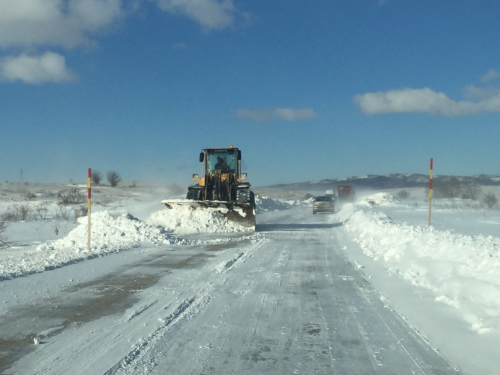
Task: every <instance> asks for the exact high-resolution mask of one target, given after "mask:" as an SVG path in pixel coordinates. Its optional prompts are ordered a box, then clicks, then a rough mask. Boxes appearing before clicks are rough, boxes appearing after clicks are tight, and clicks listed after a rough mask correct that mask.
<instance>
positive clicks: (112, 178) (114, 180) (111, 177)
mask: <svg viewBox="0 0 500 375" xmlns="http://www.w3.org/2000/svg"><path fill="white" fill-rule="evenodd" d="M107 177H108V182H109V184H110V185H111V186H112V187H116V186H118V183H119V182H120V181H121V180H122V178H121V177H120V175H119V174H118V173H116V172H114V171H110V172H108V175H107Z"/></svg>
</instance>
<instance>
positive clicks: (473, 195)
mask: <svg viewBox="0 0 500 375" xmlns="http://www.w3.org/2000/svg"><path fill="white" fill-rule="evenodd" d="M462 191H463V194H462V197H463V198H466V199H472V200H473V201H474V200H476V199H477V198H479V195H480V194H481V185H479V184H478V183H477V182H476V181H474V179H472V178H468V179H466V180H464V181H462Z"/></svg>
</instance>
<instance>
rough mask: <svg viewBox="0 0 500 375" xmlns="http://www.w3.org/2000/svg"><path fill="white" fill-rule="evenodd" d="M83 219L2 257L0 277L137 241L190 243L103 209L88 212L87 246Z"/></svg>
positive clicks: (111, 250) (129, 245)
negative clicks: (61, 232)
mask: <svg viewBox="0 0 500 375" xmlns="http://www.w3.org/2000/svg"><path fill="white" fill-rule="evenodd" d="M87 220H88V218H87V217H82V218H80V219H78V223H79V225H78V226H77V227H76V228H75V229H73V230H72V231H71V232H70V233H68V235H67V236H66V237H64V238H62V239H60V240H57V241H54V242H52V243H45V244H42V245H39V246H38V247H36V248H35V249H31V250H29V249H28V250H26V251H23V252H21V251H20V252H19V253H18V254H15V255H11V256H7V257H2V261H1V262H0V279H1V278H8V277H14V276H18V275H25V274H30V273H35V272H41V271H44V270H47V269H53V268H56V267H60V266H63V265H65V264H69V263H73V262H75V261H79V260H83V259H88V258H94V257H96V256H100V255H104V254H108V253H111V252H116V251H120V250H125V249H130V248H132V247H136V246H139V244H140V243H141V242H152V243H155V244H167V245H173V244H179V245H188V244H193V243H194V242H193V241H186V240H184V239H178V238H175V237H172V236H170V235H168V234H167V233H166V231H165V230H164V229H163V228H159V227H156V226H153V225H150V224H146V223H144V222H142V221H140V220H137V219H136V218H134V217H133V216H131V215H129V214H125V215H122V216H120V217H118V218H114V217H112V216H111V215H110V214H109V213H108V212H107V211H103V212H97V213H94V214H92V224H91V225H92V236H91V248H90V250H89V249H87V228H88V221H87Z"/></svg>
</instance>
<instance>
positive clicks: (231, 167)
mask: <svg viewBox="0 0 500 375" xmlns="http://www.w3.org/2000/svg"><path fill="white" fill-rule="evenodd" d="M237 154H238V153H237V152H236V151H235V150H231V149H229V150H228V149H221V150H208V151H207V170H208V172H209V173H214V172H215V170H216V169H220V170H221V171H222V172H232V173H234V172H235V170H236V165H237V158H236V156H237Z"/></svg>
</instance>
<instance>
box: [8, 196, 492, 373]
mask: <svg viewBox="0 0 500 375" xmlns="http://www.w3.org/2000/svg"><path fill="white" fill-rule="evenodd" d="M80 189H84V188H83V187H80ZM107 189H108V190H107ZM107 189H106V188H101V192H100V193H97V194H96V200H95V202H96V203H95V207H94V208H93V213H92V222H93V224H92V231H93V233H92V247H91V249H90V250H89V249H87V230H86V229H87V227H86V225H87V217H85V216H82V217H80V218H77V219H76V220H75V214H74V213H73V214H72V215H73V216H69V217H67V218H66V219H65V218H64V217H62V216H63V215H61V214H59V215H57V214H56V213H57V212H59V213H60V212H61V206H58V205H56V203H55V199H53V200H51V201H50V200H47V201H44V200H43V199H39V198H40V197H33V198H32V199H31V200H29V201H23V200H21V199H22V196H23V194H18V193H16V194H17V195H16V194H14V193H15V192H14V191H13V192H11V193H9V192H5V190H3V191H2V192H3V196H2V201H1V202H0V215H1V214H2V213H6V212H9V210H10V212H11V213H12V212H13V211H14V210H15V208H14V207H16V205H17V210H18V211H19V205H21V204H23V205H26V204H28V205H29V206H30V207H32V209H31V210H30V212H31V216H30V217H29V218H27V220H25V221H14V222H7V224H8V226H7V228H6V231H5V233H4V235H5V236H6V237H7V239H8V240H10V241H11V242H12V244H13V245H12V246H11V247H10V248H8V249H2V250H0V324H1V325H2V329H0V332H3V333H0V342H2V340H4V342H8V343H9V345H10V344H12V343H13V342H15V340H14V339H15V338H13V337H11V336H9V335H14V334H15V333H17V334H19V335H21V334H25V333H26V332H29V333H30V334H32V330H33V329H34V328H33V327H32V326H30V329H29V330H28V329H26V330H23V329H22V327H21V328H20V329H17V330H16V329H15V328H13V327H11V326H10V324H12V322H11V320H9V319H11V317H12V314H13V313H14V312H16V311H18V310H19V309H21V308H26V306H27V305H29V304H30V303H34V302H36V301H39V298H42V297H41V296H43V295H50V296H51V297H54V294H57V293H56V290H59V289H63V287H64V288H69V287H72V286H74V285H75V284H76V283H79V284H81V283H89V282H92V280H96V277H103V276H104V275H106V274H107V273H110V272H111V271H112V270H114V268H113V267H116V265H113V264H114V262H116V261H118V262H119V263H120V264H121V263H123V264H125V263H127V262H131V261H134V262H135V261H138V259H142V258H141V256H144V254H146V253H147V254H148V256H152V254H157V253H158V252H162V253H163V254H165V253H166V254H167V256H170V255H171V256H172V257H174V254H183V253H186V254H187V253H188V252H189V251H191V250H190V249H193V248H196V247H200V246H218V247H221V248H225V247H227V248H230V249H231V248H232V249H236V251H232V252H224V253H222V254H221V255H219V256H220V259H219V258H217V259H218V261H217V263H216V264H215V265H214V267H215V270H216V274H217V275H220V274H221V273H223V272H225V269H227V268H230V267H232V266H233V264H235V263H236V262H238V261H239V260H241V259H245V257H249V256H251V250H248V251H247V250H241V249H252V245H248V244H259V243H261V242H262V241H266V238H267V237H268V236H269V233H268V232H267V230H266V228H271V226H272V223H273V222H275V223H277V224H276V225H277V227H276V228H278V229H283V228H284V229H285V230H287V231H291V232H294V233H295V232H297V233H300V231H304V230H309V229H308V228H319V227H321V228H328V226H327V224H328V223H330V224H332V226H331V228H330V229H327V232H328V233H330V234H324V235H325V236H330V237H331V238H334V239H335V240H334V241H330V242H332V243H333V242H336V243H338V244H339V245H340V247H341V249H342V252H343V254H344V256H345V257H346V258H347V259H348V260H349V261H350V262H352V263H353V264H355V266H356V268H357V269H358V271H359V272H361V274H363V275H365V277H366V279H367V280H369V282H370V283H371V284H372V285H373V287H374V288H375V289H376V290H377V291H378V293H379V296H380V299H382V301H383V302H384V304H386V305H387V307H388V308H390V309H392V310H394V311H396V312H397V314H399V315H400V316H401V317H402V318H403V320H405V321H406V322H408V324H409V325H410V326H412V327H414V328H415V330H416V331H417V332H418V333H419V334H420V335H421V336H422V337H423V338H424V339H425V340H428V341H429V344H430V345H431V346H432V347H433V348H435V349H436V350H437V351H439V352H440V353H441V354H442V355H443V356H444V357H445V358H446V359H447V360H448V361H449V362H450V363H451V364H452V365H454V366H457V368H458V369H459V370H460V371H461V372H462V373H465V374H477V375H483V374H490V375H493V374H498V373H499V370H498V368H500V359H499V357H498V355H497V352H498V350H497V348H498V347H500V255H499V249H500V213H499V212H498V211H488V210H476V209H468V208H467V207H459V208H458V209H457V208H455V209H435V210H434V211H433V216H432V226H431V227H428V226H427V220H428V216H427V210H426V203H425V202H424V201H423V200H422V202H420V203H419V204H417V205H415V204H413V203H412V204H404V202H403V203H400V202H397V201H396V200H395V199H394V197H393V196H392V195H390V194H388V193H382V192H381V193H373V194H370V195H369V196H363V197H359V199H358V201H357V202H356V203H354V204H346V205H344V206H343V207H341V208H340V207H339V210H338V212H337V213H336V214H335V215H317V216H319V218H315V219H313V218H312V214H311V213H312V212H311V208H310V202H298V201H288V202H286V201H283V200H276V199H270V198H265V197H258V199H257V205H258V207H259V210H258V214H257V224H258V225H257V231H256V232H255V233H254V232H245V230H244V229H242V228H236V227H234V226H233V225H234V224H233V223H224V222H223V221H220V220H219V219H220V218H214V217H206V216H204V215H203V214H198V215H193V213H192V212H188V211H186V212H180V211H179V212H176V213H169V214H172V215H174V216H169V217H168V218H165V217H164V215H165V213H166V211H165V209H164V208H162V206H160V205H159V202H160V201H161V200H162V199H165V198H176V197H178V196H177V195H176V194H177V190H175V189H170V190H168V189H164V190H158V189H157V188H151V187H147V188H142V189H140V188H137V189H132V188H130V189H128V190H127V189H122V190H120V193H119V194H118V195H116V194H117V193H115V192H114V191H109V189H110V188H107ZM174 190H175V191H174ZM113 194H115V195H113ZM168 194H170V196H169V195H168ZM179 195H180V193H179ZM44 202H45V203H44ZM42 204H44V207H46V208H47V211H43V210H41V211H40V207H41V205H42ZM36 207H39V211H37V209H36ZM73 212H75V211H73ZM76 215H77V216H78V214H76ZM67 219H69V220H67ZM311 220H319V221H318V222H317V223H316V222H313V221H311ZM187 221H189V222H190V223H191V224H190V225H186V222H187ZM159 223H162V226H158V224H159ZM262 223H266V225H267V227H266V226H262V225H261V226H259V225H260V224H262ZM303 223H307V225H306V224H303ZM336 223H341V224H342V225H341V226H337V225H336ZM333 224H335V225H333ZM286 225H288V226H286ZM190 228H191V229H192V231H191V233H190V231H189V229H190ZM226 229H227V230H226ZM200 232H204V233H205V234H200ZM225 232H231V233H225ZM322 233H325V232H324V231H323V232H322ZM322 235H323V234H322ZM325 238H326V237H325ZM239 244H241V245H239ZM243 244H245V245H243ZM240 246H243V247H240ZM255 246H257V245H255ZM255 246H254V247H255ZM332 246H333V245H332ZM238 249H240V250H238ZM141 254H142V255H141ZM162 256H163V255H162ZM114 260H115V261H114ZM87 264H88V265H89V266H86V265H87ZM89 267H91V271H90V268H89ZM195 268H196V267H195ZM51 270H60V271H59V273H58V275H65V276H64V277H66V279H65V280H63V281H61V280H54V279H53V278H52V277H51V275H52V274H53V273H52V272H53V271H51ZM66 270H67V272H66ZM113 272H114V271H113ZM192 272H193V283H196V282H197V281H196V280H198V279H203V278H204V277H207V274H205V273H198V274H197V273H195V271H192ZM200 272H201V271H200ZM54 275H55V274H54ZM19 276H27V277H23V278H20V277H19ZM208 277H212V276H208ZM213 277H214V279H213V281H212V283H211V284H212V287H215V286H216V285H218V284H217V283H218V282H219V281H217V280H218V279H216V277H219V276H213ZM30 281H33V284H30ZM28 285H29V287H28ZM172 288H173V289H175V290H173V289H172ZM184 288H185V289H191V288H192V286H190V285H186V283H185V282H176V283H174V284H172V285H169V286H168V290H169V293H173V294H176V295H182V294H183V289H184ZM147 290H148V289H147V288H146V289H145V290H143V293H142V294H141V296H139V297H138V298H139V299H138V301H137V302H136V304H135V305H134V306H135V307H134V306H131V307H129V308H128V309H125V310H124V312H123V313H124V314H125V315H123V319H125V320H127V319H129V320H130V319H132V318H131V316H132V315H133V316H135V314H141V311H142V310H141V308H140V306H143V309H146V308H147V306H149V305H148V302H147V301H148V300H149V298H150V297H148V296H147V295H145V294H144V292H147ZM207 293H208V292H207ZM208 295H209V294H207V296H208ZM37 298H38V299H37ZM207 298H208V297H207ZM187 301H188V302H186V303H188V305H190V304H191V303H193V304H194V303H195V302H192V301H191V302H189V301H190V300H189V299H188V300H187ZM150 303H153V302H150ZM207 303H208V302H207ZM181 310H182V309H181ZM182 311H184V310H182ZM182 311H179V312H178V313H177V315H175V311H174V312H173V314H174V315H170V318H169V317H168V316H166V317H162V318H161V319H163V320H164V319H177V317H178V316H179V315H180V314H182ZM117 313H118V314H119V312H117ZM127 314H128V315H127ZM126 316H128V318H127V317H126ZM58 324H59V325H58ZM61 324H62V323H54V325H55V327H56V328H47V327H44V329H43V330H42V329H40V331H39V332H37V335H36V337H33V335H31V336H29V340H30V345H33V348H32V349H33V350H34V352H32V353H31V354H29V355H28V354H27V355H25V357H24V358H20V360H19V362H18V363H17V364H16V365H15V366H14V367H13V368H12V369H13V370H12V371H14V372H15V373H24V372H23V371H26V369H31V371H32V372H26V373H34V372H36V371H34V370H33V369H36V368H37V366H36V365H35V364H34V362H33V361H37V360H39V359H40V357H37V355H36V353H42V352H43V346H44V345H42V344H40V345H35V341H34V340H35V339H36V340H38V341H42V343H43V342H44V341H45V342H46V343H47V344H48V345H49V346H50V344H51V343H52V341H54V340H55V339H54V338H55V337H56V336H57V335H56V334H54V333H50V332H53V331H54V330H55V331H57V332H59V329H60V328H57V327H59V326H60V325H61ZM89 324H90V323H89ZM96 324H97V323H95V322H93V326H92V330H96V329H97V330H99V325H96ZM144 324H145V325H144V327H143V328H141V329H139V328H136V332H135V336H133V337H132V336H130V337H129V338H130V340H134V339H136V338H137V337H140V338H141V340H142V341H141V342H144V340H146V341H147V340H149V339H148V337H151V336H150V335H152V334H153V332H156V331H154V329H153V328H154V327H151V326H150V325H149V326H148V325H147V324H146V323H144ZM28 325H29V324H28ZM62 325H64V324H62ZM89 327H90V326H89ZM7 328H8V329H7ZM89 329H90V328H89ZM61 330H62V328H61ZM6 332H8V334H7V333H6ZM26 337H28V335H27V336H26ZM26 337H24V340H27V338H26ZM40 337H41V338H40ZM49 337H50V338H49ZM19 339H20V338H19ZM21 341H22V340H21ZM0 346H1V344H0ZM0 349H1V350H0V365H1V364H2V363H4V365H3V367H4V368H2V366H0V371H2V370H3V371H4V372H5V373H10V372H9V371H10V370H7V369H6V368H5V366H6V365H7V364H8V365H9V366H10V365H12V364H13V363H14V362H15V361H12V360H4V362H2V358H1V356H2V354H1V352H3V351H5V348H1V347H0ZM74 352H75V351H68V353H74ZM33 353H34V354H33ZM62 353H63V355H64V351H63V352H62ZM82 353H83V354H81V355H80V358H76V359H75V358H73V360H76V362H75V363H84V362H85V360H86V358H85V355H89V354H88V353H94V354H95V351H93V352H92V351H87V352H86V351H82ZM23 354H24V353H23ZM59 355H60V353H59ZM73 355H74V354H73ZM16 359H17V358H16ZM87 359H88V358H87ZM66 361H69V359H66ZM67 366H71V362H68V365H67ZM40 368H42V367H40ZM44 368H45V369H50V368H51V367H50V366H48V367H44ZM37 371H41V372H39V373H50V370H37ZM82 371H83V370H82ZM113 371H114V370H113ZM67 373H73V372H72V371H71V368H70V367H68V368H67ZM82 373H91V372H86V371H83V372H82ZM124 373H125V372H124ZM143 373H149V372H147V371H146V370H144V372H143ZM422 373H426V374H427V373H432V372H425V371H422Z"/></svg>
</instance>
